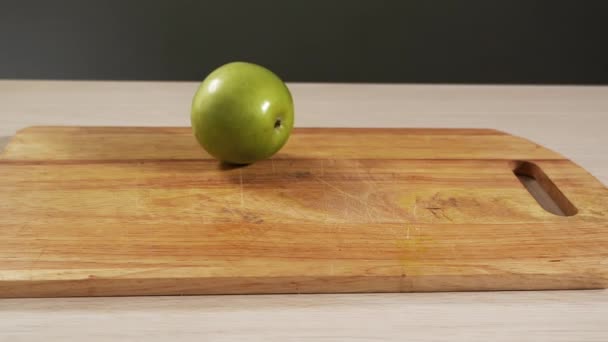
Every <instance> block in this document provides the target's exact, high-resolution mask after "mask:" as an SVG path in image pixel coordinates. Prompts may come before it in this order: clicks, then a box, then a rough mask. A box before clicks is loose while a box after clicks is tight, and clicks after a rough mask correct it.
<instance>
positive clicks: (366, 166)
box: [0, 127, 608, 297]
mask: <svg viewBox="0 0 608 342" xmlns="http://www.w3.org/2000/svg"><path fill="white" fill-rule="evenodd" d="M516 174H518V175H519V176H520V177H517V176H516ZM532 178H534V179H536V182H533V181H532ZM524 185H525V186H524ZM526 186H527V187H529V188H530V191H532V193H536V195H535V196H536V197H538V198H539V200H538V201H540V202H541V203H543V206H545V207H546V208H547V209H544V208H543V207H542V206H541V205H540V204H539V202H537V200H536V199H535V198H534V197H533V196H532V195H531V193H530V192H529V191H528V190H527V188H526ZM0 189H1V192H2V195H1V196H0V297H30V296H31V297H38V296H112V295H166V294H167V295H168V294H175V295H177V294H232V293H318V292H378V291H380V292H382V291H390V292H400V291H461V290H528V289H586V288H602V287H606V286H607V285H608V190H607V189H606V188H605V187H604V186H603V185H602V184H601V183H600V182H599V181H597V180H596V179H594V178H593V177H592V176H591V175H589V174H588V173H587V172H586V171H584V170H583V169H581V168H580V167H578V166H577V165H575V164H574V163H572V162H571V161H569V160H567V159H565V158H564V157H562V156H560V155H559V154H557V153H554V152H552V151H549V150H547V149H545V148H543V147H541V146H538V145H536V144H534V143H532V142H529V141H527V140H524V139H521V138H517V137H513V136H510V135H508V134H505V133H501V132H498V131H494V130H477V129H316V128H308V129H296V130H295V131H294V133H293V135H292V137H291V138H290V141H289V142H288V144H287V145H286V147H285V148H284V149H283V150H282V151H281V152H279V153H278V154H277V155H276V156H274V157H273V158H272V159H270V160H265V161H261V162H258V163H255V164H253V165H250V166H247V167H241V168H231V167H228V166H225V165H222V164H220V163H218V162H216V161H215V160H213V159H210V158H209V156H208V155H206V154H205V153H204V152H203V150H202V149H201V148H199V147H198V145H197V144H196V142H195V140H194V138H193V136H192V134H191V131H190V129H188V128H108V127H32V128H27V129H25V130H22V131H20V132H19V133H18V134H17V135H16V136H15V137H14V138H13V140H12V141H11V142H10V144H9V145H8V146H7V148H6V150H5V151H4V154H3V155H2V157H1V159H0ZM542 196H545V197H544V200H543V197H542ZM547 199H548V201H547ZM547 210H549V211H547ZM550 211H551V212H550ZM552 212H553V213H552ZM555 213H557V215H556V214H555ZM562 215H565V216H562Z"/></svg>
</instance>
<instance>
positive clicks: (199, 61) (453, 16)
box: [0, 0, 608, 84]
mask: <svg viewBox="0 0 608 342" xmlns="http://www.w3.org/2000/svg"><path fill="white" fill-rule="evenodd" d="M234 60H245V61H251V62H255V63H259V64H262V65H264V66H266V67H268V68H270V69H272V70H274V71H275V72H276V73H277V74H279V75H280V76H281V77H283V78H284V79H285V80H286V81H318V82H440V83H569V84H608V2H607V1H574V0H572V1H567V2H559V1H549V0H547V1H532V0H527V1H523V0H521V1H520V0H500V1H492V0H488V1H450V0H445V1H433V0H426V1H424V0H420V1H412V0H409V1H408V0H405V1H372V0H352V1H329V0H328V1H316V0H308V1H304V0H297V1H296V0H291V1H290V0H283V1H278V0H277V1H270V0H252V1H248V0H233V1H219V0H215V1H185V0H181V1H169V0H165V1H163V0H150V1H133V0H128V1H104V0H89V1H42V0H40V1H31V0H27V1H4V0H0V78H36V79H38V78H50V79H134V80H201V79H202V78H203V77H204V76H205V75H206V74H207V73H208V72H210V71H211V70H212V69H214V68H215V67H217V66H219V65H221V64H223V63H226V62H229V61H234Z"/></svg>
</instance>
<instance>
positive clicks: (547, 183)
mask: <svg viewBox="0 0 608 342" xmlns="http://www.w3.org/2000/svg"><path fill="white" fill-rule="evenodd" d="M513 173H514V174H515V176H516V177H517V178H518V179H519V181H520V182H521V184H522V185H523V186H524V188H526V190H528V193H530V195H531V196H532V197H533V198H534V199H535V200H536V202H538V204H539V205H540V206H541V207H542V208H543V209H545V210H546V211H548V212H550V213H551V214H555V215H559V216H573V215H576V213H578V209H576V207H575V206H574V205H573V204H572V202H570V200H568V198H567V197H566V195H564V194H563V193H562V192H561V190H560V189H559V188H558V187H557V186H556V185H555V183H553V181H552V180H551V179H550V178H549V177H548V176H547V175H546V174H545V172H543V170H542V169H541V168H540V167H538V165H536V164H534V163H531V162H528V161H516V162H515V163H514V168H513Z"/></svg>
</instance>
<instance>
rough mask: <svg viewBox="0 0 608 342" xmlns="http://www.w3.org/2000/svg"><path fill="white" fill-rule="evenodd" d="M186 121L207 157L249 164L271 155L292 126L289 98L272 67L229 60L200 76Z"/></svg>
mask: <svg viewBox="0 0 608 342" xmlns="http://www.w3.org/2000/svg"><path fill="white" fill-rule="evenodd" d="M190 119H191V123H192V129H193V131H194V136H195V137H196V139H197V140H198V142H199V144H200V145H201V146H202V147H203V148H204V149H205V150H206V151H207V152H208V153H209V154H210V155H212V156H213V157H215V158H216V159H218V160H221V161H224V162H227V163H231V164H250V163H253V162H255V161H258V160H262V159H266V158H268V157H270V156H272V155H273V154H275V153H276V152H277V151H279V150H280V149H281V147H283V145H285V143H286V142H287V139H288V138H289V135H290V134H291V130H292V128H293V124H294V106H293V99H292V97H291V93H290V92H289V89H288V88H287V86H286V85H285V83H283V81H282V80H281V79H280V78H279V77H278V76H277V75H275V74H274V73H273V72H272V71H270V70H268V69H266V68H264V67H262V66H259V65H256V64H252V63H245V62H232V63H228V64H224V65H222V66H221V67H219V68H217V69H215V70H214V71H213V72H211V73H210V74H209V75H208V76H207V77H206V78H205V79H204V80H203V82H202V83H201V85H200V87H199V88H198V90H197V92H196V94H195V95H194V99H193V100H192V111H191V116H190Z"/></svg>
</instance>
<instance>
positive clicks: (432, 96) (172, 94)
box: [0, 80, 608, 341]
mask: <svg viewBox="0 0 608 342" xmlns="http://www.w3.org/2000/svg"><path fill="white" fill-rule="evenodd" d="M196 87H197V84H196V83H191V82H187V83H186V82H184V83H182V82H179V83H177V82H72V81H52V82H50V81H11V80H0V147H1V146H3V145H4V144H5V143H6V142H7V141H8V139H9V137H10V136H11V135H13V134H14V133H15V131H16V130H18V129H20V128H23V127H26V126H30V125H122V126H187V125H189V107H190V101H191V98H192V95H193V93H194V91H195V90H196ZM290 88H291V90H292V92H293V95H294V98H295V101H296V125H297V126H300V127H305V126H325V127H336V126H350V127H487V128H496V129H500V130H503V131H506V132H509V133H512V134H516V135H520V136H523V137H526V138H528V139H531V140H533V141H535V142H537V143H540V144H543V145H545V146H546V147H549V148H551V149H553V150H556V151H558V152H560V153H562V154H564V155H566V156H568V157H569V158H571V159H572V160H574V161H575V162H577V163H579V164H580V165H582V166H583V167H585V168H586V169H587V170H589V171H590V172H591V173H592V174H594V175H595V176H596V177H597V178H599V179H600V180H601V181H602V182H603V183H604V184H608V135H607V134H606V129H607V128H608V87H565V86H558V87H556V86H553V87H548V86H442V85H341V84H291V85H290ZM0 196H1V194H0ZM41 339H44V340H45V341H64V340H67V339H74V340H87V341H92V340H108V341H109V340H112V341H113V340H116V339H124V340H146V341H157V340H180V341H184V340H193V341H199V340H216V341H232V340H237V341H241V340H247V341H258V340H259V341H295V340H311V341H343V340H348V339H356V340H370V341H404V340H409V341H515V340H516V341H524V340H526V341H608V291H606V290H596V291H546V292H545V291H542V292H484V293H426V294H360V295H355V294H353V295H276V296H269V295H264V296H196V297H125V298H71V299H65V298H59V299H11V300H0V340H6V341H18V340H41Z"/></svg>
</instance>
